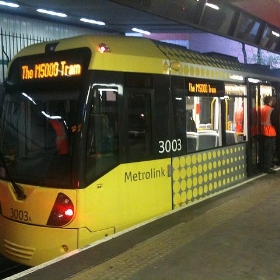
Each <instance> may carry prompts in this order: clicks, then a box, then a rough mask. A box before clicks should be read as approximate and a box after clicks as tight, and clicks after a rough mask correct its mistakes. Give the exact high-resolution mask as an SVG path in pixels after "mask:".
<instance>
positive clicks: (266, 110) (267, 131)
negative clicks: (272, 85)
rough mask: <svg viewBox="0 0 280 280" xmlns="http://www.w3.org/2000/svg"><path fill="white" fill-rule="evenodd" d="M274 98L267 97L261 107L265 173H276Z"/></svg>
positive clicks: (263, 167) (263, 166)
mask: <svg viewBox="0 0 280 280" xmlns="http://www.w3.org/2000/svg"><path fill="white" fill-rule="evenodd" d="M273 101H274V97H272V96H265V97H264V98H263V103H264V105H263V106H262V107H261V137H262V169H263V172H264V173H276V171H275V170H273V169H271V165H272V160H273V152H274V147H275V143H276V129H275V127H274V125H273V124H275V117H276V116H275V111H274V108H273Z"/></svg>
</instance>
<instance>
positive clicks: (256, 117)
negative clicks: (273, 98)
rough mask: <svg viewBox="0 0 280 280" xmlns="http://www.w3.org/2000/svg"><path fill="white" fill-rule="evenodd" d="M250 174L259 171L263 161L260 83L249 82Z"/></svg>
mask: <svg viewBox="0 0 280 280" xmlns="http://www.w3.org/2000/svg"><path fill="white" fill-rule="evenodd" d="M248 90H249V95H248V97H249V98H248V103H249V104H248V105H249V106H248V110H249V112H248V120H249V128H250V130H249V137H248V146H249V147H248V163H247V164H248V175H249V176H251V175H253V174H255V173H257V172H258V169H259V168H260V163H261V162H260V161H261V150H260V135H259V133H260V120H261V118H260V110H259V109H260V105H261V104H260V99H261V97H260V84H258V83H248Z"/></svg>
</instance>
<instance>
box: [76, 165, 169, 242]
mask: <svg viewBox="0 0 280 280" xmlns="http://www.w3.org/2000/svg"><path fill="white" fill-rule="evenodd" d="M169 167H170V159H161V160H152V161H145V162H136V163H129V164H122V165H119V166H118V167H116V168H115V169H113V170H112V171H110V172H108V173H107V174H106V175H104V176H103V177H101V178H100V179H98V180H97V181H96V182H94V183H93V184H91V185H90V186H88V187H87V188H86V189H84V190H80V191H78V193H77V198H78V204H79V214H78V215H80V216H79V218H78V219H77V220H78V221H79V222H81V224H85V225H86V228H82V227H80V228H81V229H80V230H79V247H83V246H85V245H86V244H88V243H91V242H94V241H96V240H98V239H100V238H102V237H105V236H107V235H109V234H111V230H112V229H114V232H119V231H121V230H124V229H127V228H129V227H131V226H133V225H136V224H139V223H140V222H143V221H145V220H148V219H150V218H153V217H156V216H159V215H161V214H163V213H166V212H168V211H171V210H172V187H171V177H170V174H169ZM101 229H103V231H102V232H100V230H101ZM105 229H108V231H107V232H106V230H105ZM100 233H101V235H100ZM102 234H103V236H102Z"/></svg>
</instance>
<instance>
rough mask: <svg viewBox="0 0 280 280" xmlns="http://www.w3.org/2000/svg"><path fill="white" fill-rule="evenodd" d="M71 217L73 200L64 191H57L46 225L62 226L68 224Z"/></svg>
mask: <svg viewBox="0 0 280 280" xmlns="http://www.w3.org/2000/svg"><path fill="white" fill-rule="evenodd" d="M73 217H74V205H73V202H72V201H71V199H70V198H69V197H68V196H67V195H65V194H64V193H59V194H58V195H57V197H56V200H55V203H54V205H53V208H52V211H51V214H50V216H49V219H48V222H47V225H48V226H57V227H59V226H64V225H66V224H68V223H69V222H70V221H71V220H72V218H73Z"/></svg>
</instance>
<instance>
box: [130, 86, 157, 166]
mask: <svg viewBox="0 0 280 280" xmlns="http://www.w3.org/2000/svg"><path fill="white" fill-rule="evenodd" d="M126 96H127V106H128V108H127V109H128V110H127V121H128V126H127V129H128V135H127V157H128V161H139V160H145V159H150V158H151V155H152V128H151V93H150V92H148V91H147V92H146V91H145V92H141V91H138V90H130V92H127V95H126Z"/></svg>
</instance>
